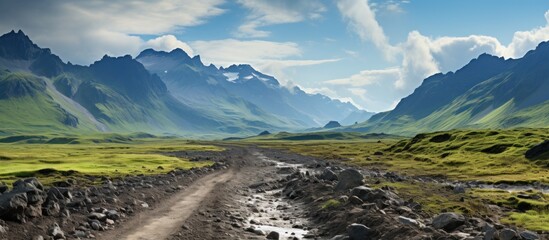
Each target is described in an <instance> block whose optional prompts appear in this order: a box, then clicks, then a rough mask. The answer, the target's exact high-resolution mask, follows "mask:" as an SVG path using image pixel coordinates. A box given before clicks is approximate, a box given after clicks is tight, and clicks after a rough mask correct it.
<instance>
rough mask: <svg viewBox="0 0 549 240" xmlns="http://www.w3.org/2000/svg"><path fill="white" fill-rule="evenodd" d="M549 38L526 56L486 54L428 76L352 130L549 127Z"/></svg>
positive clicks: (412, 131) (413, 131)
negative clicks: (391, 105)
mask: <svg viewBox="0 0 549 240" xmlns="http://www.w3.org/2000/svg"><path fill="white" fill-rule="evenodd" d="M548 92H549V42H544V43H541V44H539V45H538V47H537V48H536V49H535V50H531V51H529V52H528V53H527V54H526V55H525V56H524V57H523V58H520V59H507V60H505V59H503V58H498V57H495V56H491V55H488V54H482V55H480V56H479V57H478V58H476V59H473V60H472V61H471V62H469V63H468V64H467V65H465V66H464V67H463V68H461V69H459V70H458V71H456V72H455V73H454V72H448V73H446V74H442V73H438V74H435V75H433V76H430V77H428V78H427V79H425V80H424V81H423V83H422V84H421V85H420V86H419V87H418V88H417V89H415V91H414V92H413V93H412V94H411V95H409V96H407V97H405V98H403V99H402V100H401V101H400V102H399V104H398V105H397V106H396V107H395V109H394V110H392V111H388V112H384V113H379V114H376V115H374V116H372V117H371V118H370V119H369V120H368V121H366V122H364V123H360V124H357V125H353V126H351V127H348V128H346V129H345V130H346V131H376V132H387V133H396V134H405V135H413V134H416V133H418V132H431V131H439V130H449V129H455V128H514V127H547V126H548V125H549V94H547V93H548Z"/></svg>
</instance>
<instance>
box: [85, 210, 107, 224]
mask: <svg viewBox="0 0 549 240" xmlns="http://www.w3.org/2000/svg"><path fill="white" fill-rule="evenodd" d="M88 218H89V219H97V220H99V221H102V222H104V221H105V220H107V215H105V214H103V213H97V212H94V213H90V214H89V215H88Z"/></svg>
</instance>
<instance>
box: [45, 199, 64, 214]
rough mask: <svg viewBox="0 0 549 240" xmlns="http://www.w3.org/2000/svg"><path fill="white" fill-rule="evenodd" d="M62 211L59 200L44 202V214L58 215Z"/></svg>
mask: <svg viewBox="0 0 549 240" xmlns="http://www.w3.org/2000/svg"><path fill="white" fill-rule="evenodd" d="M60 211H61V207H60V206H59V204H58V203H57V202H53V201H49V202H47V203H46V204H44V206H43V208H42V214H44V215H46V216H56V215H58V214H59V212H60Z"/></svg>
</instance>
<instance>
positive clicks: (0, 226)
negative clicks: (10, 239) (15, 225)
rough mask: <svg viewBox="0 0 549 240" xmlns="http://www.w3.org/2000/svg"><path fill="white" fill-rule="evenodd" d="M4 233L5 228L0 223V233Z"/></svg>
mask: <svg viewBox="0 0 549 240" xmlns="http://www.w3.org/2000/svg"><path fill="white" fill-rule="evenodd" d="M2 233H6V228H5V227H4V226H2V225H0V234H2Z"/></svg>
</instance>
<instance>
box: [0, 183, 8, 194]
mask: <svg viewBox="0 0 549 240" xmlns="http://www.w3.org/2000/svg"><path fill="white" fill-rule="evenodd" d="M8 190H9V188H8V186H6V185H4V184H3V183H1V184H0V194H2V193H5V192H7V191H8Z"/></svg>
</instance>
